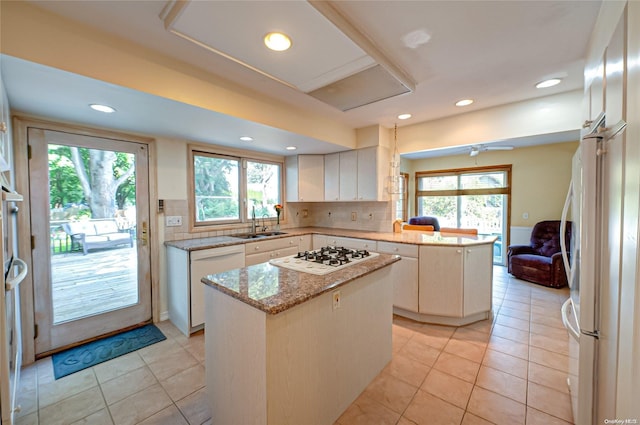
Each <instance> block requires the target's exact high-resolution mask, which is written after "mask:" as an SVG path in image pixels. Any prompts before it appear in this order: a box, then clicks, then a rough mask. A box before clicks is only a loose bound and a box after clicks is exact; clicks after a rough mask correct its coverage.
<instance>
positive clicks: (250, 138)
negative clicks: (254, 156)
mask: <svg viewBox="0 0 640 425" xmlns="http://www.w3.org/2000/svg"><path fill="white" fill-rule="evenodd" d="M240 140H242V141H243V142H252V141H253V137H249V136H242V137H240Z"/></svg>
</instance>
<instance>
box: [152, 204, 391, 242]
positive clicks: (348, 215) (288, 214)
mask: <svg viewBox="0 0 640 425" xmlns="http://www.w3.org/2000/svg"><path fill="white" fill-rule="evenodd" d="M305 210H306V213H307V216H306V217H305V216H304V215H305ZM167 216H181V217H182V225H180V226H171V227H168V226H165V225H164V217H167ZM162 217H163V219H162V225H161V227H164V240H165V241H175V240H184V239H196V238H204V237H211V236H227V235H233V234H234V233H245V232H249V231H251V225H250V224H246V223H245V224H236V225H228V226H221V228H220V230H209V231H197V232H190V231H189V204H188V202H187V201H186V200H182V199H165V200H164V214H163V215H162ZM391 217H392V203H391V202H304V203H303V202H293V203H292V202H289V203H287V204H286V206H285V211H284V216H283V219H282V220H281V222H280V228H281V229H283V230H284V229H286V228H289V227H309V226H317V227H333V228H340V229H352V230H355V229H357V230H365V231H370V232H371V231H372V232H391V231H392V230H393V229H392V225H393V223H392V222H393V220H392V218H391ZM259 225H260V226H261V225H262V221H261V220H260V221H259ZM265 225H266V226H268V228H269V229H272V228H273V226H274V225H275V220H271V221H269V220H265Z"/></svg>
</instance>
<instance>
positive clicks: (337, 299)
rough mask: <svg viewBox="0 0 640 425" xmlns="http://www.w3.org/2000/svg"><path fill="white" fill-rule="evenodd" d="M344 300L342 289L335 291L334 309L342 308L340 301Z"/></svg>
mask: <svg viewBox="0 0 640 425" xmlns="http://www.w3.org/2000/svg"><path fill="white" fill-rule="evenodd" d="M341 300H342V295H340V291H335V292H334V293H333V309H334V310H337V309H339V308H340V301H341Z"/></svg>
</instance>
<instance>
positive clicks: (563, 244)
mask: <svg viewBox="0 0 640 425" xmlns="http://www.w3.org/2000/svg"><path fill="white" fill-rule="evenodd" d="M571 198H573V180H572V181H571V182H570V183H569V191H568V192H567V198H566V199H565V201H564V207H563V208H562V217H561V218H560V251H561V252H562V262H563V263H564V272H565V274H566V275H567V283H568V284H569V288H571V287H573V276H574V275H575V269H574V268H573V267H571V264H570V263H569V254H568V253H567V241H566V240H565V239H566V238H565V236H564V235H565V234H566V231H567V213H568V211H569V205H571Z"/></svg>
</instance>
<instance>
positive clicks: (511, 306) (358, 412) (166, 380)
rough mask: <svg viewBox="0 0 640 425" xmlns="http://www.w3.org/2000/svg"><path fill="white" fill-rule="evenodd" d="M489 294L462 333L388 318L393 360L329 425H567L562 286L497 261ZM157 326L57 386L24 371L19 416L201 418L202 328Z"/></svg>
mask: <svg viewBox="0 0 640 425" xmlns="http://www.w3.org/2000/svg"><path fill="white" fill-rule="evenodd" d="M493 295H494V301H493V302H494V317H493V319H492V320H485V321H483V322H479V323H475V324H472V325H469V326H465V327H461V328H454V327H448V326H436V325H427V324H420V323H417V322H413V321H410V320H407V319H403V318H400V317H395V318H394V325H393V359H392V361H391V363H390V364H389V365H387V367H386V368H385V369H384V370H383V371H382V372H381V373H380V374H379V375H378V376H377V377H376V378H375V379H374V381H373V382H372V383H371V384H370V385H369V386H368V387H367V388H366V389H365V391H364V392H363V393H362V394H361V395H360V396H359V397H358V398H357V399H356V400H355V401H354V402H353V403H352V404H351V406H350V407H349V408H348V409H347V410H346V411H345V412H344V413H343V415H342V416H341V417H340V418H339V419H338V421H337V422H336V425H359V424H363V425H374V424H376V425H377V424H380V425H384V424H398V425H412V424H413V425H415V424H417V425H438V424H458V425H459V424H463V425H476V424H498V425H502V424H505V425H506V424H509V425H511V424H527V425H542V424H544V425H555V424H563V425H566V424H570V423H572V415H571V404H570V400H569V393H568V390H567V385H566V374H567V372H566V371H567V368H568V337H567V334H566V331H565V330H564V328H563V326H562V322H561V318H560V306H561V304H562V302H563V301H564V300H565V299H566V298H567V297H568V290H567V289H562V290H556V289H549V288H544V287H542V286H538V285H533V284H530V283H527V282H524V281H521V280H518V279H514V278H513V277H511V276H510V275H509V274H508V273H507V272H506V269H505V268H504V267H495V268H494V294H493ZM158 326H159V327H160V329H162V331H163V332H164V333H165V335H167V340H166V341H163V342H161V343H158V344H155V345H153V346H150V347H147V348H144V349H142V350H139V351H137V352H135V353H131V354H128V355H126V356H123V357H120V358H118V359H114V360H111V361H109V362H106V363H103V364H101V365H97V366H94V367H92V368H90V369H87V370H85V371H82V372H78V373H76V374H73V375H70V376H67V377H65V378H62V379H59V380H57V381H55V380H54V379H53V370H52V366H51V359H50V358H47V359H43V360H40V361H38V362H37V363H36V364H34V365H31V366H28V367H26V368H24V369H23V372H22V375H23V379H22V385H21V389H20V390H21V393H20V403H21V405H22V408H23V410H22V412H21V413H20V416H19V418H18V421H17V423H18V424H20V425H21V424H34V425H38V424H39V425H55V424H96V425H102V424H109V425H120V424H144V425H149V424H157V425H160V424H162V425H182V424H188V425H195V424H197V425H200V424H203V423H204V424H210V423H211V414H210V411H209V409H208V408H207V405H206V401H205V394H204V392H205V382H204V335H203V334H199V335H195V336H192V337H191V338H186V337H184V336H183V335H182V334H180V332H178V331H177V329H176V328H175V327H174V326H173V325H172V324H171V323H170V322H162V323H160V324H159V325H158ZM233 425H236V424H233ZM237 425H242V424H237ZM296 425H298V424H296ZM299 425H304V424H299Z"/></svg>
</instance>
